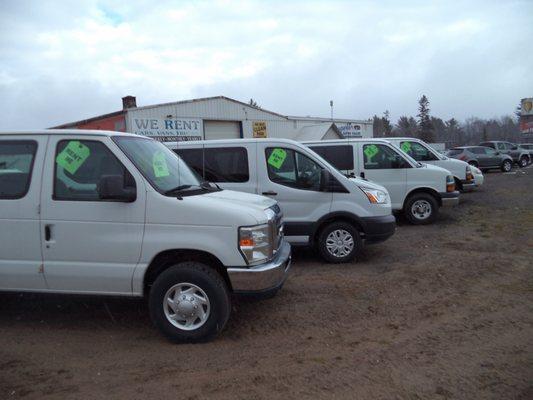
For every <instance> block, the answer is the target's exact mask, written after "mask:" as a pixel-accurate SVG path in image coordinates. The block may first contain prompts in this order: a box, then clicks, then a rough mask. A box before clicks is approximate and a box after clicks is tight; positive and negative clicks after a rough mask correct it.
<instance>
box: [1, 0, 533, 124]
mask: <svg viewBox="0 0 533 400" xmlns="http://www.w3.org/2000/svg"><path fill="white" fill-rule="evenodd" d="M532 17H533V3H532V2H530V1H506V2H498V1H473V2H465V3H463V4H461V3H457V2H430V3H428V2H421V1H410V2H405V3H403V4H398V2H392V1H391V2H370V1H368V2H367V1H362V2H348V1H322V2H319V1H306V2H304V1H294V2H281V1H279V2H278V1H276V2H259V1H250V2H244V3H243V2H238V3H237V2H230V1H215V2H206V1H203V2H202V1H200V2H170V1H169V2H166V1H163V2H148V1H130V2H118V1H109V2H105V3H102V2H100V1H96V0H94V1H86V2H70V1H63V2H61V1H60V2H54V3H46V2H24V1H4V2H3V3H2V6H0V107H2V109H3V111H4V112H3V118H2V120H1V122H0V128H1V129H10V128H42V127H47V126H51V125H55V124H59V123H63V122H68V121H73V120H78V119H83V118H87V117H90V116H94V115H97V114H102V113H107V112H112V111H115V110H118V109H120V106H121V104H120V97H122V96H124V95H127V94H132V95H136V96H137V98H138V104H140V105H146V104H153V103H159V102H166V101H175V100H182V99H188V98H193V97H203V96H212V95H226V96H229V97H235V98H237V99H240V100H245V101H246V100H248V99H249V98H250V97H253V98H254V99H255V100H257V101H258V102H259V104H261V105H262V106H263V107H265V108H267V109H271V110H273V111H276V112H280V113H284V114H293V115H294V114H296V115H329V100H330V99H333V100H334V102H335V114H336V115H337V116H339V117H351V118H369V117H371V116H372V115H374V114H381V113H382V112H383V111H384V110H385V109H388V110H390V112H391V115H392V117H393V119H396V118H397V117H399V116H400V115H404V114H407V115H414V114H416V106H417V100H418V98H419V97H420V96H421V94H426V95H428V97H429V99H430V101H431V107H432V112H433V114H434V115H438V116H441V117H444V118H449V117H451V116H455V117H456V118H460V119H463V118H466V117H469V116H471V115H476V116H480V117H492V116H499V115H502V114H509V113H512V111H513V110H514V107H515V106H516V105H517V104H518V101H519V100H520V98H522V97H528V96H531V95H533V74H532V73H531V65H533V54H532V53H531V51H529V48H531V43H532V42H531V40H532V39H531V38H532V37H533V27H532V26H533V24H531V23H530V21H531V19H532Z"/></svg>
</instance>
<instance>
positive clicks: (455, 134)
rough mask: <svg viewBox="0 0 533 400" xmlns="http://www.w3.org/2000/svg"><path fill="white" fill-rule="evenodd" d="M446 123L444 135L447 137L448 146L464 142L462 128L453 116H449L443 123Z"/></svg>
mask: <svg viewBox="0 0 533 400" xmlns="http://www.w3.org/2000/svg"><path fill="white" fill-rule="evenodd" d="M444 124H445V125H446V137H447V138H448V143H447V144H449V147H453V146H460V145H462V144H465V142H464V138H463V128H461V126H460V125H459V122H458V121H457V120H456V119H455V118H451V119H449V120H448V121H446V122H445V123H444Z"/></svg>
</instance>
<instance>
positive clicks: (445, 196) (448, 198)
mask: <svg viewBox="0 0 533 400" xmlns="http://www.w3.org/2000/svg"><path fill="white" fill-rule="evenodd" d="M439 196H440V200H441V202H442V206H443V207H453V206H456V205H458V204H459V191H457V190H456V191H454V192H445V193H439Z"/></svg>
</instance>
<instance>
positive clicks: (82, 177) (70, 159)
mask: <svg viewBox="0 0 533 400" xmlns="http://www.w3.org/2000/svg"><path fill="white" fill-rule="evenodd" d="M106 175H120V176H123V177H124V187H135V180H134V179H133V176H131V174H130V173H129V172H128V170H127V169H126V168H125V167H124V166H123V165H122V163H121V162H120V161H119V160H118V159H117V158H116V157H115V155H114V154H113V153H111V151H110V150H109V149H108V148H107V146H106V145H105V144H103V143H101V142H98V141H91V140H62V141H60V142H59V143H58V144H57V148H56V156H55V173H54V196H53V197H54V200H78V201H102V200H100V197H99V195H98V189H97V188H98V183H99V182H100V178H102V177H103V176H106Z"/></svg>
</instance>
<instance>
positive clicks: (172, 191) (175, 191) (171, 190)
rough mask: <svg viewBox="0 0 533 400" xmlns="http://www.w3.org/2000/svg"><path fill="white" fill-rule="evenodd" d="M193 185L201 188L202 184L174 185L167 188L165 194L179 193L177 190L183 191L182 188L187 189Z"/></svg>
mask: <svg viewBox="0 0 533 400" xmlns="http://www.w3.org/2000/svg"><path fill="white" fill-rule="evenodd" d="M193 186H198V187H199V188H202V189H203V187H202V186H200V185H179V186H176V187H175V188H172V189H169V190H167V191H165V193H164V194H165V196H168V195H170V194H173V193H179V192H183V191H184V190H186V189H189V188H192V187H193Z"/></svg>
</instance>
